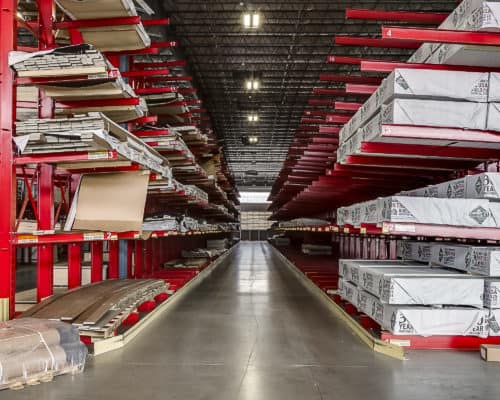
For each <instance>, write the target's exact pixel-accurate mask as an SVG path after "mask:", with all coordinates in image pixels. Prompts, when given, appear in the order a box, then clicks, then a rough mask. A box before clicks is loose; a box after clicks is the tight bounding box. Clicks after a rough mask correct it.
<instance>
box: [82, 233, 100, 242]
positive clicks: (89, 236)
mask: <svg viewBox="0 0 500 400" xmlns="http://www.w3.org/2000/svg"><path fill="white" fill-rule="evenodd" d="M83 240H85V241H92V240H104V233H103V232H85V233H84V234H83Z"/></svg>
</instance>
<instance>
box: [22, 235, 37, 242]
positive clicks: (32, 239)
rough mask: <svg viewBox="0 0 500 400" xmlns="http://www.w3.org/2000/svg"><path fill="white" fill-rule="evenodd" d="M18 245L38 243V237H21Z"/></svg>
mask: <svg viewBox="0 0 500 400" xmlns="http://www.w3.org/2000/svg"><path fill="white" fill-rule="evenodd" d="M17 243H38V236H33V235H19V236H17Z"/></svg>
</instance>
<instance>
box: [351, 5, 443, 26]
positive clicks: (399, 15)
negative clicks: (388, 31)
mask: <svg viewBox="0 0 500 400" xmlns="http://www.w3.org/2000/svg"><path fill="white" fill-rule="evenodd" d="M448 15H449V14H446V13H431V12H409V11H382V10H366V9H353V8H348V9H347V10H345V17H346V19H364V20H371V21H398V22H414V23H416V24H429V25H439V24H441V23H442V22H443V21H444V20H445V19H446V18H447V17H448Z"/></svg>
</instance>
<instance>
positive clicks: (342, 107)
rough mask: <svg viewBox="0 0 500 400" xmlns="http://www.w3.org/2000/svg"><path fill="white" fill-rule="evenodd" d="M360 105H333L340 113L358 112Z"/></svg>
mask: <svg viewBox="0 0 500 400" xmlns="http://www.w3.org/2000/svg"><path fill="white" fill-rule="evenodd" d="M362 105H363V104H362V103H351V102H344V101H336V102H335V103H334V108H335V110H342V111H358V110H359V108H360V107H361V106H362Z"/></svg>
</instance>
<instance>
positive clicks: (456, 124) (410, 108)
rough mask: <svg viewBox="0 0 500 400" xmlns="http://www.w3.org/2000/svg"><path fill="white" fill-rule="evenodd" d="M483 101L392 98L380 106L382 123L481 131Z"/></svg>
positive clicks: (484, 113) (483, 115) (482, 125)
mask: <svg viewBox="0 0 500 400" xmlns="http://www.w3.org/2000/svg"><path fill="white" fill-rule="evenodd" d="M487 112H488V107H487V104H486V103H472V102H466V101H440V100H414V99H394V100H393V101H392V102H391V103H389V104H387V105H384V106H382V109H381V113H382V124H396V125H418V126H437V127H453V128H467V129H479V130H484V129H485V128H486V117H487Z"/></svg>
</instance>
